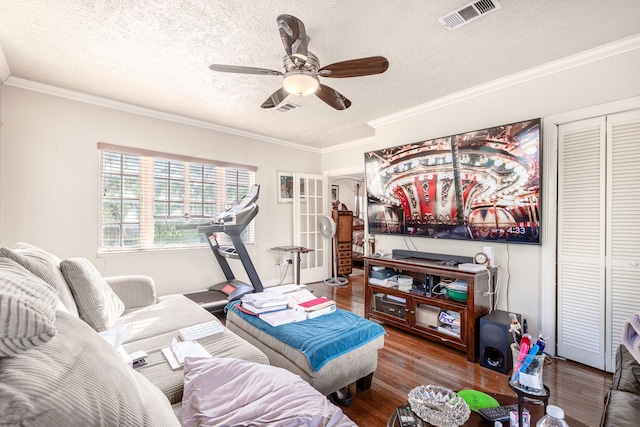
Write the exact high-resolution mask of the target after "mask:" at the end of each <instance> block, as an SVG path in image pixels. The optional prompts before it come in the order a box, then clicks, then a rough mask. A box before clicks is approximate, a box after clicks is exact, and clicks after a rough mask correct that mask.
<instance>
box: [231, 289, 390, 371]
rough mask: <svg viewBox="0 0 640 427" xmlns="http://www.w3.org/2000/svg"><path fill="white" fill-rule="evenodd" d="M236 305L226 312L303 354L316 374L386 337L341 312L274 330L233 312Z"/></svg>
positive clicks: (379, 328)
mask: <svg viewBox="0 0 640 427" xmlns="http://www.w3.org/2000/svg"><path fill="white" fill-rule="evenodd" d="M236 305H237V302H236V303H235V304H234V303H231V304H229V306H227V308H228V309H230V310H233V311H234V312H235V313H236V314H238V316H240V317H241V318H242V319H243V320H246V321H247V322H249V323H250V324H252V325H253V326H255V327H256V328H258V329H260V330H261V331H264V332H266V333H267V334H269V335H271V336H272V337H274V338H276V339H278V340H280V341H282V342H284V343H285V344H287V345H289V346H291V347H293V348H295V349H296V350H298V351H300V352H302V353H303V354H304V355H305V356H306V357H307V359H309V364H310V365H311V367H312V368H313V370H314V371H315V372H318V371H319V370H320V369H322V367H323V366H324V365H326V364H327V362H329V361H330V360H332V359H335V358H336V357H339V356H342V355H343V354H346V353H348V352H350V351H351V350H354V349H356V348H358V347H360V346H362V345H365V344H366V343H368V342H371V341H373V340H374V339H376V338H378V337H379V336H380V335H384V334H385V331H384V329H383V328H382V326H380V325H379V324H377V323H374V322H372V321H370V320H367V319H363V318H362V317H360V316H358V315H356V314H353V313H351V312H348V311H344V310H340V309H336V311H334V312H333V313H329V314H325V315H324V316H320V317H316V318H315V319H307V320H304V321H302V322H294V323H288V324H286V325H280V326H276V327H273V326H271V325H269V324H268V323H267V322H265V321H263V320H260V319H259V318H258V317H256V316H251V315H248V314H245V313H242V312H241V311H240V310H238V309H236V308H235V306H236Z"/></svg>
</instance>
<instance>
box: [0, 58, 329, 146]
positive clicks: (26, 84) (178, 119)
mask: <svg viewBox="0 0 640 427" xmlns="http://www.w3.org/2000/svg"><path fill="white" fill-rule="evenodd" d="M0 65H1V64H0ZM4 83H5V84H6V85H7V86H13V87H17V88H21V89H27V90H32V91H34V92H41V93H45V94H48V95H53V96H57V97H60V98H66V99H70V100H73V101H78V102H83V103H86V104H92V105H98V106H101V107H105V108H110V109H112V110H118V111H124V112H127V113H132V114H138V115H141V116H146V117H151V118H154V119H160V120H165V121H168V122H174V123H179V124H184V125H188V126H193V127H199V128H203V129H208V130H213V131H216V132H220V133H226V134H229V135H235V136H240V137H243V138H249V139H254V140H257V141H261V142H268V143H270V144H276V145H282V146H285V147H288V148H295V149H297V150H303V151H311V152H313V153H320V150H319V149H317V148H312V147H306V146H304V145H300V144H296V143H293V142H290V141H285V140H283V139H277V138H271V137H268V136H265V135H260V134H257V133H253V132H247V131H243V130H240V129H234V128H230V127H226V126H221V125H217V124H215V123H211V122H205V121H203V120H196V119H191V118H189V117H184V116H179V115H177V114H171V113H165V112H162V111H158V110H153V109H150V108H145V107H139V106H137V105H133V104H127V103H125V102H120V101H114V100H111V99H107V98H102V97H99V96H94V95H88V94H86V93H81V92H76V91H72V90H68V89H62V88H59V87H56V86H51V85H46V84H43V83H38V82H34V81H31V80H25V79H21V78H17V77H12V76H10V77H9V78H8V79H7V80H6V81H5V82H4Z"/></svg>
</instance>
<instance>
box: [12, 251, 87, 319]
mask: <svg viewBox="0 0 640 427" xmlns="http://www.w3.org/2000/svg"><path fill="white" fill-rule="evenodd" d="M0 256H4V257H7V258H11V259H12V260H14V261H15V262H17V263H18V264H20V265H21V266H23V267H24V268H26V269H27V270H29V271H30V272H31V273H33V274H35V275H36V276H38V277H39V278H41V279H42V280H44V281H45V282H47V283H48V284H50V285H51V286H53V287H54V288H55V290H56V291H57V292H58V296H59V297H60V301H62V304H64V306H65V307H66V308H67V310H69V312H70V313H72V314H75V315H76V316H78V307H77V306H76V303H75V301H74V300H73V295H72V294H71V290H70V289H69V286H68V285H67V282H66V281H65V279H64V277H63V276H62V272H61V271H60V258H58V257H57V256H55V255H53V254H51V253H49V252H47V251H45V250H43V249H40V248H39V247H37V246H33V245H29V244H27V243H17V244H16V245H15V248H14V249H9V248H0Z"/></svg>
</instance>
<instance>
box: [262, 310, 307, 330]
mask: <svg viewBox="0 0 640 427" xmlns="http://www.w3.org/2000/svg"><path fill="white" fill-rule="evenodd" d="M258 317H259V318H260V319H262V320H264V321H265V322H267V323H268V324H270V325H271V326H280V325H286V324H287V323H292V322H300V321H302V320H305V319H306V318H307V315H306V314H305V313H304V312H303V311H298V310H296V309H293V308H285V309H283V310H277V311H270V312H268V313H262V314H259V315H258Z"/></svg>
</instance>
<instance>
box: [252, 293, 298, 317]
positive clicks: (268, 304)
mask: <svg viewBox="0 0 640 427" xmlns="http://www.w3.org/2000/svg"><path fill="white" fill-rule="evenodd" d="M287 300H288V298H287V296H286V295H284V294H281V293H278V292H259V293H254V294H245V295H244V296H243V297H242V299H241V301H242V307H243V308H245V309H246V310H248V311H250V312H252V313H254V314H261V313H267V312H269V311H274V310H281V309H283V308H287Z"/></svg>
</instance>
